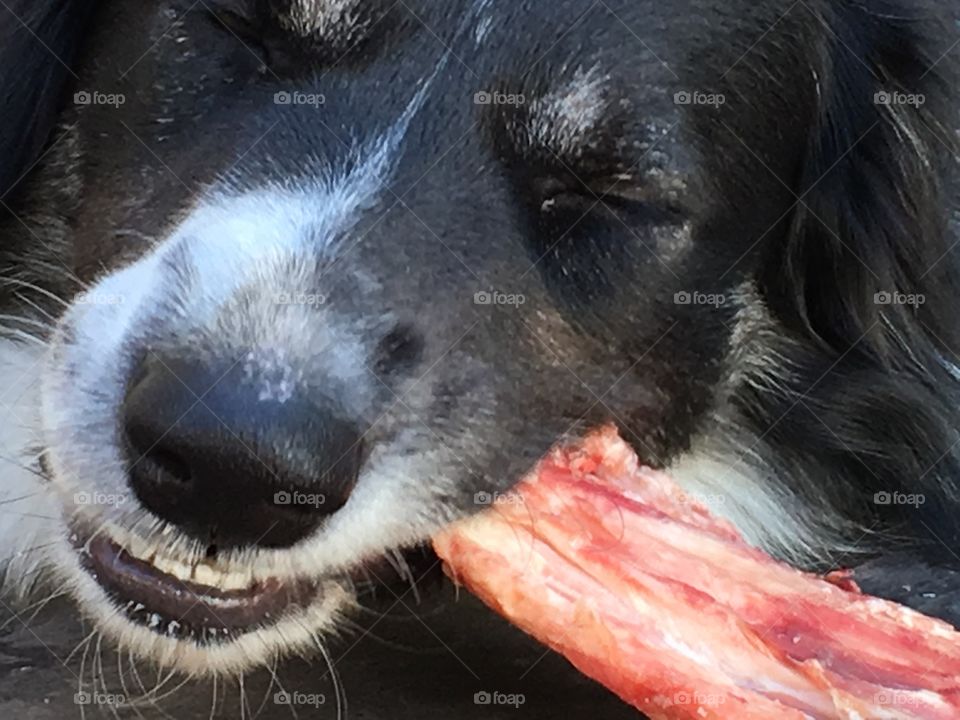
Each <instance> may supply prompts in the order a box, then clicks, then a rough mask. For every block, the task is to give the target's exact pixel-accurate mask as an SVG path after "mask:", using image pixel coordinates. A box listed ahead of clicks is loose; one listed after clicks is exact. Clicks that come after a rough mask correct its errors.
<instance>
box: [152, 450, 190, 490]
mask: <svg viewBox="0 0 960 720" xmlns="http://www.w3.org/2000/svg"><path fill="white" fill-rule="evenodd" d="M140 463H141V464H143V465H145V466H146V468H147V469H148V470H149V471H150V472H152V473H153V474H154V475H155V476H156V477H157V479H158V480H170V481H174V482H177V483H179V484H181V485H187V484H189V483H190V481H191V480H192V479H193V477H192V473H191V471H190V466H189V465H188V464H187V462H186V461H185V460H183V459H181V458H180V457H178V456H177V455H175V454H174V453H172V452H170V451H168V450H164V449H162V448H154V449H152V450H149V451H148V452H147V453H146V454H145V455H142V456H141V458H140Z"/></svg>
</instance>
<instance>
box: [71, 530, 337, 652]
mask: <svg viewBox="0 0 960 720" xmlns="http://www.w3.org/2000/svg"><path fill="white" fill-rule="evenodd" d="M72 537H73V544H74V547H75V548H76V549H77V551H78V552H79V554H80V557H81V562H82V564H83V566H84V568H85V570H86V571H87V572H88V573H89V574H90V576H91V577H92V578H93V579H94V580H95V581H96V582H97V583H98V584H99V585H100V587H101V588H102V589H103V590H104V591H105V592H106V593H107V595H108V596H109V597H110V598H111V599H112V600H113V601H114V602H115V603H116V604H117V605H118V606H119V608H120V609H121V611H122V612H123V613H124V614H125V615H126V617H127V618H128V619H129V620H131V621H132V622H135V623H137V624H140V625H144V626H146V627H148V628H149V629H151V630H153V631H155V632H157V633H159V634H165V635H168V636H173V637H190V638H193V639H196V640H207V641H209V640H214V639H218V640H222V639H229V638H231V637H234V636H237V635H240V634H243V633H246V632H250V631H252V630H255V629H257V628H259V627H263V626H265V625H269V624H273V623H275V622H277V621H278V620H280V619H281V617H282V616H283V615H284V614H286V613H289V612H290V611H291V610H293V609H295V608H305V607H307V606H309V605H310V604H311V603H313V602H315V601H316V599H317V598H318V596H319V594H320V586H319V583H317V582H312V581H308V580H280V579H278V578H267V579H263V580H255V581H253V582H251V584H250V585H249V586H248V587H245V588H240V589H222V588H215V587H210V586H207V585H201V584H199V583H196V582H192V581H187V580H183V579H181V578H179V577H175V576H173V575H170V574H169V573H166V572H164V571H162V570H160V569H159V568H157V567H156V566H154V565H153V564H152V563H150V562H148V561H146V560H143V559H141V558H137V557H134V556H133V555H131V554H130V553H129V552H127V551H126V550H124V549H123V548H122V547H120V545H119V544H117V543H116V542H114V541H113V540H112V539H111V538H110V537H109V536H107V535H106V534H104V533H102V532H101V533H97V534H94V535H92V536H85V535H84V534H83V533H82V532H78V531H75V532H74V533H73V536H72Z"/></svg>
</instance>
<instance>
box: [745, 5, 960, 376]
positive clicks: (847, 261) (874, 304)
mask: <svg viewBox="0 0 960 720" xmlns="http://www.w3.org/2000/svg"><path fill="white" fill-rule="evenodd" d="M887 4H889V3H885V2H876V1H875V0H858V1H857V2H856V3H854V2H852V1H851V0H840V1H839V2H837V3H831V4H830V6H829V7H830V10H829V12H830V13H832V17H824V18H819V19H818V20H817V22H819V23H820V24H821V25H822V31H823V32H822V33H821V37H822V45H821V47H820V48H819V51H818V54H819V59H818V60H817V61H816V62H817V64H818V65H819V69H818V71H817V73H816V81H817V83H818V87H817V98H818V101H819V107H818V108H817V112H816V117H815V118H814V122H813V123H812V128H813V129H812V133H811V137H810V140H809V145H808V148H807V152H806V157H805V160H804V163H803V169H802V172H801V176H800V178H799V181H798V183H797V189H796V192H797V194H798V195H799V196H800V202H799V203H798V204H797V207H796V212H795V214H794V216H793V222H792V227H791V228H790V231H789V234H788V239H787V246H786V248H784V246H783V245H782V244H780V245H778V247H776V248H773V249H772V251H771V252H770V255H769V260H768V262H767V264H766V267H767V272H766V273H765V274H764V276H763V282H764V284H765V290H766V294H767V295H768V297H770V298H771V301H772V303H773V304H774V305H775V306H776V307H777V310H778V312H779V314H781V316H785V319H787V321H788V322H789V324H791V325H793V326H794V327H795V329H797V330H799V331H801V332H803V333H804V334H806V335H808V336H809V337H811V338H812V339H814V340H815V341H816V342H818V343H820V344H821V345H822V346H823V347H824V349H826V350H828V351H833V352H839V353H843V352H847V351H848V350H851V348H854V349H853V350H852V352H856V353H858V354H859V353H862V354H864V356H867V355H870V356H872V357H873V360H879V361H880V362H883V363H890V364H893V365H897V364H898V360H904V359H905V358H903V357H902V355H901V356H900V357H898V349H899V352H900V353H902V352H903V351H904V350H905V349H906V348H910V349H911V350H913V351H916V349H917V348H918V345H922V346H927V345H933V346H938V345H942V344H946V345H948V346H951V347H952V350H953V351H955V352H960V343H957V342H956V341H957V338H958V335H957V332H956V330H954V328H956V327H960V323H958V322H956V317H955V313H956V310H955V309H954V307H953V306H954V304H955V302H956V298H957V297H960V296H958V294H957V290H958V284H957V272H956V268H957V266H958V254H957V253H952V252H951V251H952V249H953V243H954V242H955V240H954V238H952V237H951V230H950V224H951V213H952V212H953V208H954V207H955V206H956V202H955V199H956V198H955V196H954V188H953V187H952V185H951V183H952V181H951V176H953V175H954V174H955V173H956V163H957V147H956V135H955V132H956V127H955V124H956V123H955V122H954V119H955V117H956V108H955V107H953V106H952V104H953V103H954V102H955V97H956V84H955V83H954V82H953V81H954V78H953V77H952V76H951V70H950V68H951V65H952V62H953V61H952V59H951V58H950V57H949V56H948V52H947V51H948V50H949V48H950V41H949V40H946V39H945V40H943V41H938V39H937V38H936V36H935V35H934V34H932V33H930V32H928V30H930V29H933V30H934V31H935V30H936V27H937V25H938V23H937V18H934V17H921V16H917V17H905V16H904V15H903V9H902V7H899V8H898V7H894V6H891V7H885V5H887ZM898 5H902V3H898ZM940 27H949V25H946V24H945V25H941V26H940ZM854 346H855V347H854ZM941 350H942V351H943V352H949V351H948V350H946V349H945V348H941Z"/></svg>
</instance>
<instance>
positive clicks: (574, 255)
mask: <svg viewBox="0 0 960 720" xmlns="http://www.w3.org/2000/svg"><path fill="white" fill-rule="evenodd" d="M775 4H776V3H773V4H772V5H775ZM104 5H105V8H104V9H103V10H101V11H100V14H99V17H98V18H97V19H96V23H95V28H94V33H93V37H92V38H91V40H90V41H89V43H88V45H89V48H91V50H90V51H88V53H87V55H88V57H89V58H90V60H89V62H87V63H86V67H85V69H84V71H83V74H82V79H81V83H80V84H79V86H78V88H77V92H86V93H88V95H86V96H79V101H80V102H81V103H83V104H82V105H81V106H80V107H78V108H77V112H76V117H75V120H76V122H77V123H78V125H77V129H76V135H77V138H78V139H79V147H80V149H81V151H82V157H83V164H82V167H83V181H84V197H85V199H84V201H83V203H82V206H81V209H80V211H79V213H78V215H77V217H76V218H75V219H74V220H75V222H74V225H75V267H76V269H77V273H78V275H79V276H80V278H81V279H82V280H83V281H84V282H86V283H89V284H90V285H89V288H88V289H87V290H86V291H85V292H84V293H83V294H82V295H79V296H78V297H77V298H76V299H75V300H74V301H73V302H72V303H71V305H70V307H69V308H68V310H67V311H66V313H65V314H64V316H63V317H62V320H61V322H60V324H59V329H58V332H57V333H56V336H55V338H54V340H53V346H52V349H51V352H50V353H49V357H48V361H47V364H46V369H45V373H44V382H43V425H44V433H45V437H44V441H45V444H46V446H47V447H46V454H45V458H46V464H47V468H48V471H49V474H50V476H51V478H52V485H53V487H55V488H56V489H57V490H58V491H59V494H60V495H61V496H62V497H63V498H64V499H65V511H64V517H65V518H66V519H67V522H66V525H65V527H64V529H63V538H62V539H61V547H60V549H59V550H58V551H57V553H56V564H57V566H58V568H59V569H60V571H61V572H62V573H63V574H64V575H65V576H66V577H67V578H68V579H69V580H70V582H71V585H72V587H73V588H74V589H75V592H76V594H77V596H78V597H79V599H80V600H81V603H82V604H83V606H84V607H85V609H86V610H87V612H88V613H90V614H92V615H93V616H94V617H95V619H96V620H97V621H98V622H99V623H100V624H101V626H102V627H104V628H106V629H108V630H109V631H110V632H111V633H112V634H113V635H114V636H116V637H118V638H120V639H121V640H122V641H127V642H129V643H130V644H131V645H133V646H135V647H137V648H138V650H139V651H140V652H144V653H145V654H150V655H152V656H154V657H157V658H161V659H164V660H166V661H173V662H176V663H178V664H179V665H180V666H181V667H184V668H186V669H189V670H195V671H200V670H233V669H239V668H243V667H246V666H248V665H250V664H253V663H257V662H263V661H265V660H267V659H269V658H270V657H271V656H272V655H273V654H275V653H280V652H283V651H288V650H296V649H302V648H304V647H307V646H309V645H311V644H312V643H313V642H314V640H313V634H314V633H315V632H318V631H321V630H324V629H327V628H329V627H331V626H333V625H334V624H335V623H336V619H337V615H338V613H339V612H340V611H342V610H345V609H347V608H348V606H349V605H350V603H351V592H352V591H351V587H352V580H353V579H354V577H356V576H357V574H358V573H359V572H361V571H362V570H363V568H364V566H365V564H367V563H370V562H371V561H374V560H375V559H376V558H378V557H380V556H382V555H384V554H385V553H390V552H395V551H399V550H401V549H403V548H406V547H409V546H412V545H416V544H418V543H423V542H425V541H427V540H428V539H429V537H430V535H431V534H432V533H433V532H435V531H436V530H437V529H438V528H439V527H441V526H442V525H443V524H444V523H446V522H448V521H450V520H451V519H453V518H456V517H459V516H462V515H464V514H466V513H470V512H475V511H477V510H481V509H483V505H484V503H485V502H486V501H487V500H488V499H489V497H490V495H492V494H494V493H496V492H498V491H503V490H505V489H507V488H508V487H509V486H510V484H511V483H513V482H515V481H516V480H517V479H518V478H519V476H520V475H521V474H522V473H523V472H524V471H526V470H528V469H529V468H530V467H531V466H532V465H533V463H534V462H535V461H536V459H537V458H538V457H539V456H541V455H542V454H543V453H544V452H545V451H546V450H547V449H548V448H549V447H550V445H551V444H553V443H555V442H556V441H558V440H559V439H561V438H563V437H565V436H570V435H574V434H576V433H577V432H579V431H580V430H582V429H584V428H585V427H587V426H590V425H595V424H597V423H600V422H604V421H610V420H612V421H614V422H616V423H618V424H619V425H620V426H621V428H623V431H624V433H625V436H626V437H627V438H628V439H629V440H630V441H631V442H633V443H634V445H635V446H636V448H637V450H638V452H639V453H640V454H641V456H642V457H643V459H644V460H645V461H646V462H648V463H651V464H654V465H662V464H665V463H667V462H669V461H670V460H671V459H673V458H675V457H676V456H677V455H678V454H679V453H682V451H683V450H684V449H685V448H686V446H687V443H688V442H689V439H690V436H691V433H692V432H693V430H694V428H695V427H696V424H697V421H698V419H699V418H700V416H701V415H702V413H703V412H704V410H705V408H706V407H707V406H708V405H709V403H710V402H711V401H712V399H713V395H714V389H715V387H716V386H717V384H718V383H719V382H720V379H721V376H722V374H723V372H724V358H725V356H726V354H727V349H728V345H729V340H730V334H731V332H732V329H733V328H734V326H735V314H736V310H737V298H736V292H737V288H738V287H739V286H740V284H741V283H742V282H743V281H744V279H745V278H747V277H749V273H750V271H751V267H752V263H753V262H754V260H753V257H754V248H755V247H756V245H757V241H758V238H764V237H765V236H766V235H767V234H769V235H771V236H774V235H776V233H777V232H778V230H777V229H776V225H777V221H778V219H781V217H782V216H783V215H784V212H785V211H786V210H787V209H788V208H789V200H790V198H791V195H790V192H789V190H788V189H786V188H782V187H780V186H779V185H778V183H777V182H776V180H774V179H773V177H771V178H770V180H769V181H764V182H759V183H742V182H741V183H738V182H736V181H735V178H737V177H741V178H742V177H745V176H749V175H750V174H751V173H752V174H754V175H756V174H758V173H764V172H771V173H773V175H777V176H779V177H784V178H790V177H793V176H794V174H795V172H796V169H797V166H798V164H799V162H800V156H801V149H802V146H803V133H804V131H805V127H806V124H807V122H808V121H809V117H810V115H811V113H812V103H813V99H814V97H815V95H816V79H815V78H813V77H812V76H811V75H810V73H809V71H808V69H804V68H803V67H802V63H800V62H799V61H797V60H796V59H795V58H791V57H789V54H790V50H789V49H787V46H783V47H781V46H780V45H779V44H777V43H771V45H770V46H766V49H765V52H770V53H776V52H781V53H783V57H779V58H771V62H770V65H769V66H768V67H765V68H764V70H763V72H762V73H756V72H755V70H754V69H750V70H748V69H747V64H746V63H739V62H738V58H739V57H741V56H742V54H743V53H744V52H746V51H748V50H749V49H750V47H751V45H752V44H753V43H755V42H756V41H757V40H758V37H754V36H742V35H740V34H737V33H736V32H735V29H734V28H732V27H731V28H730V29H725V28H726V27H727V26H726V25H725V23H724V18H723V17H722V15H721V14H716V13H714V14H712V15H711V14H710V12H708V10H707V9H706V8H704V7H699V6H698V4H697V3H692V2H691V3H686V2H684V3H658V2H635V1H633V0H631V1H629V2H627V1H623V2H620V1H618V2H604V3H599V4H595V3H592V2H588V1H587V0H568V1H566V2H560V3H540V4H537V3H533V4H530V3H525V4H521V3H514V2H500V1H498V0H469V1H468V0H458V1H457V2H444V3H434V2H428V1H422V2H421V1H417V2H408V3H400V4H393V3H390V2H380V1H379V0H378V1H375V2H369V1H364V2H360V1H359V0H357V1H351V0H287V2H260V3H255V2H252V1H251V2H249V3H248V2H244V1H242V0H230V2H218V1H216V0H208V1H207V2H204V3H200V4H199V5H197V4H195V3H192V2H189V1H188V0H182V1H181V0H172V1H170V2H156V3H147V4H146V6H144V5H142V4H135V3H126V2H120V1H117V2H108V3H104ZM751 8H752V3H744V7H743V8H740V10H743V12H744V13H748V12H750V11H751ZM764 12H769V13H770V14H771V22H773V20H775V19H776V17H775V16H776V15H778V14H779V13H778V12H776V9H775V8H773V9H770V10H768V11H764ZM214 13H220V17H219V18H217V17H214V16H213V14H214ZM791 22H792V21H791V20H789V19H788V20H786V21H785V24H786V25H790V24H791ZM758 25H760V26H762V23H758ZM798 27H799V26H798ZM707 28H710V30H709V31H708V30H707ZM798 32H799V30H798ZM94 50H95V52H94ZM774 59H775V60H776V62H773V60H774ZM265 63H266V68H265V67H264V64H265ZM705 66H708V67H709V69H710V73H709V76H704V75H703V74H702V72H703V71H702V69H703V68H704V67H705ZM754 67H755V65H753V64H751V65H750V68H754ZM725 71H726V72H725ZM778 73H780V74H781V75H780V76H778V75H777V74H778ZM774 85H775V86H777V87H779V88H780V90H779V91H778V92H777V93H771V92H769V88H770V87H772V86H774ZM111 94H122V103H121V102H120V100H121V98H113V100H111V98H110V97H109V96H110V95H111ZM88 101H89V102H88ZM68 119H69V118H68ZM721 128H725V129H726V131H725V132H722V133H721V132H720V129H721ZM764 166H766V169H764ZM83 493H86V494H88V495H95V496H96V497H103V498H110V497H116V498H125V499H126V502H119V501H118V502H115V503H110V502H106V503H99V504H80V505H77V504H75V503H74V502H73V500H74V498H75V496H76V495H77V494H83ZM121 548H123V551H121Z"/></svg>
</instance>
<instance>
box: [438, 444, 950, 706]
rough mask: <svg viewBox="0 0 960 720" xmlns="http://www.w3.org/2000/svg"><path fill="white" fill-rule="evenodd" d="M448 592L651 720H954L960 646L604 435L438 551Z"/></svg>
mask: <svg viewBox="0 0 960 720" xmlns="http://www.w3.org/2000/svg"><path fill="white" fill-rule="evenodd" d="M435 547H436V549H437V551H438V553H439V554H440V556H441V557H442V558H443V559H444V560H445V564H446V568H447V572H448V574H450V575H451V576H452V577H453V578H454V579H455V580H457V581H458V582H461V583H463V584H464V585H465V586H466V587H468V588H469V589H470V590H471V591H473V592H474V593H476V594H477V595H478V596H479V597H480V598H482V599H483V600H484V601H485V602H486V603H487V604H488V605H489V606H490V607H492V608H493V609H494V610H496V611H497V612H499V613H500V614H501V615H503V616H504V617H506V618H507V619H509V620H510V621H511V622H513V623H515V624H516V625H518V626H519V627H521V628H522V629H523V630H525V631H526V632H528V633H530V634H531V635H533V636H535V637H536V638H538V639H539V640H540V641H541V642H543V643H545V644H547V645H548V646H550V647H552V648H554V649H555V650H557V651H558V652H560V653H562V654H563V655H564V656H566V657H567V659H569V660H570V662H572V663H573V664H574V665H575V666H576V667H578V668H579V669H580V670H581V671H582V672H584V673H586V674H587V675H589V676H591V677H593V678H595V679H596V680H598V681H599V682H601V683H603V684H604V685H606V686H607V687H608V688H610V689H611V690H612V691H614V692H615V693H617V694H618V695H619V696H620V697H621V698H623V699H624V700H625V701H627V702H628V703H631V704H632V705H634V706H636V707H637V708H639V709H640V710H642V711H643V712H645V713H646V714H647V715H649V716H650V717H651V718H654V719H655V720H656V719H659V718H663V719H667V720H672V719H677V718H696V719H697V720H705V719H709V718H718V719H720V718H729V719H735V720H751V719H753V718H778V719H779V720H793V719H794V718H797V719H800V718H813V719H816V720H825V719H827V718H831V719H832V718H845V719H848V720H880V719H882V718H924V719H926V720H957V719H958V718H960V632H957V631H956V630H954V629H953V628H952V627H951V626H950V625H948V624H947V623H944V622H941V621H939V620H934V619H932V618H929V617H926V616H924V615H921V614H919V613H916V612H914V611H912V610H909V609H907V608H905V607H902V606H900V605H897V604H895V603H891V602H887V601H884V600H880V599H877V598H873V597H869V596H866V595H862V594H860V593H859V592H858V591H857V590H856V585H855V584H854V583H852V582H851V581H849V579H845V578H844V576H842V575H840V576H834V577H833V578H831V580H827V579H823V578H820V577H817V576H815V575H811V574H807V573H802V572H799V571H797V570H795V569H793V568H790V567H788V566H787V565H784V564H782V563H780V562H777V561H775V560H773V559H772V558H770V557H769V556H767V555H765V554H764V553H763V552H761V551H759V550H757V549H755V548H753V547H751V546H750V545H748V544H747V543H746V542H745V541H744V540H743V538H742V537H741V536H740V534H739V533H738V532H737V531H736V530H735V529H734V528H733V527H732V526H731V525H730V524H729V523H727V522H725V521H723V520H720V519H718V518H715V517H713V516H711V515H710V513H709V512H708V511H707V509H706V508H705V507H703V506H702V505H701V504H699V503H697V502H695V501H693V500H692V499H691V498H689V497H687V496H685V495H684V493H683V491H682V490H680V489H679V488H678V487H677V486H676V485H675V484H674V483H673V482H672V481H671V479H670V478H669V477H668V476H666V475H664V474H663V473H659V472H655V471H652V470H649V469H645V468H641V467H639V466H638V462H637V458H636V456H635V455H634V453H633V451H632V450H631V449H630V448H629V446H627V445H626V444H625V443H624V442H623V441H621V440H620V438H619V437H618V436H617V433H616V431H615V430H613V429H606V430H603V431H601V432H598V433H596V434H594V435H592V436H591V437H589V438H588V439H587V440H586V441H585V442H584V444H583V445H582V446H580V447H577V448H568V449H559V450H556V451H554V452H553V453H551V455H550V456H549V457H548V458H546V459H545V460H544V461H543V462H542V463H541V464H540V466H539V468H538V469H537V470H536V471H535V472H534V473H533V474H532V475H531V476H530V477H528V478H527V479H526V480H524V481H523V482H522V483H521V484H520V485H519V487H518V488H517V490H516V491H515V492H514V493H512V494H509V495H506V496H501V497H499V498H498V499H497V502H496V503H495V504H494V506H493V508H491V510H490V511H489V512H486V513H483V514H481V515H479V516H477V517H474V518H471V519H469V520H466V521H464V522H461V523H459V524H457V525H455V526H453V527H451V528H450V529H449V530H447V531H445V532H444V533H443V534H441V535H440V536H439V537H437V538H436V539H435Z"/></svg>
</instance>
